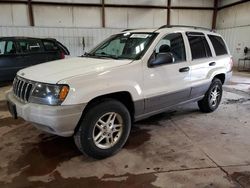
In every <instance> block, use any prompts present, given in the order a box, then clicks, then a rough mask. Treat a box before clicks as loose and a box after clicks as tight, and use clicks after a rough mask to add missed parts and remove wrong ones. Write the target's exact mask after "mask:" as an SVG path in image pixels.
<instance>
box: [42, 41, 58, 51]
mask: <svg viewBox="0 0 250 188" xmlns="http://www.w3.org/2000/svg"><path fill="white" fill-rule="evenodd" d="M43 46H44V49H45V51H57V50H58V46H57V45H56V44H55V43H54V42H53V41H43Z"/></svg>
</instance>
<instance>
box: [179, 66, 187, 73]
mask: <svg viewBox="0 0 250 188" xmlns="http://www.w3.org/2000/svg"><path fill="white" fill-rule="evenodd" d="M189 70H190V68H189V67H183V68H180V69H179V72H188V71H189Z"/></svg>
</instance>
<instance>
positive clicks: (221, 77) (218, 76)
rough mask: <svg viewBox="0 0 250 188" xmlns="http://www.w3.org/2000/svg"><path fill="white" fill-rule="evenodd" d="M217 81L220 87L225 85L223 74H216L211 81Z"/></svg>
mask: <svg viewBox="0 0 250 188" xmlns="http://www.w3.org/2000/svg"><path fill="white" fill-rule="evenodd" d="M215 78H217V79H219V80H220V81H221V83H222V85H223V84H224V83H225V79H226V75H225V74H224V73H220V74H216V75H215V76H214V78H213V79H215Z"/></svg>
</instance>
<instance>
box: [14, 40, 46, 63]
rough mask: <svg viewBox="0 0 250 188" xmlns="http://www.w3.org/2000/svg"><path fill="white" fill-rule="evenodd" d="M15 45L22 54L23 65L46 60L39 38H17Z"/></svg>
mask: <svg viewBox="0 0 250 188" xmlns="http://www.w3.org/2000/svg"><path fill="white" fill-rule="evenodd" d="M17 45H18V47H19V48H20V50H21V54H22V56H23V61H24V67H28V66H32V65H37V64H40V63H44V62H46V57H45V56H44V49H43V46H42V43H41V41H40V40H39V39H19V40H17Z"/></svg>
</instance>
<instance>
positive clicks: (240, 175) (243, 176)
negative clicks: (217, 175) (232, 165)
mask: <svg viewBox="0 0 250 188" xmlns="http://www.w3.org/2000/svg"><path fill="white" fill-rule="evenodd" d="M230 176H231V178H232V179H233V180H234V181H236V182H238V183H239V184H240V185H241V186H243V187H250V172H234V173H233V174H231V175H230Z"/></svg>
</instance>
